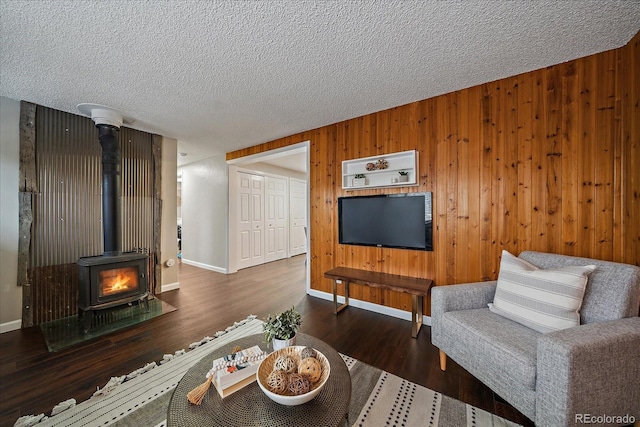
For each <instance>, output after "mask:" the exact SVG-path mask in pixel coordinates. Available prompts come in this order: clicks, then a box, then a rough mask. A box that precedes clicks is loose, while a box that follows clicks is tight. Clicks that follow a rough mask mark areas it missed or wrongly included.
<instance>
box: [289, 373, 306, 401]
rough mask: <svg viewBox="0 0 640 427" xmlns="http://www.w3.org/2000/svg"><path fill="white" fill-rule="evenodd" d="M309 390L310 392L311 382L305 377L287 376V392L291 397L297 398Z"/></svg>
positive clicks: (298, 375)
mask: <svg viewBox="0 0 640 427" xmlns="http://www.w3.org/2000/svg"><path fill="white" fill-rule="evenodd" d="M309 390H311V382H309V379H308V378H307V377H305V376H304V375H300V374H291V375H289V391H290V392H291V393H292V394H293V395H295V396H299V395H301V394H305V393H308V392H309Z"/></svg>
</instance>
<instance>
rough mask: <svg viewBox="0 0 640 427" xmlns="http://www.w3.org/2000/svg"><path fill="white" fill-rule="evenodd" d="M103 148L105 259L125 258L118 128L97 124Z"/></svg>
mask: <svg viewBox="0 0 640 427" xmlns="http://www.w3.org/2000/svg"><path fill="white" fill-rule="evenodd" d="M96 127H97V128H98V139H99V140H100V145H102V231H103V233H104V256H114V255H122V219H121V211H122V201H121V195H122V188H121V179H120V174H121V165H120V157H121V155H120V142H119V140H118V132H119V130H120V129H119V128H117V127H115V126H113V125H108V124H104V123H96Z"/></svg>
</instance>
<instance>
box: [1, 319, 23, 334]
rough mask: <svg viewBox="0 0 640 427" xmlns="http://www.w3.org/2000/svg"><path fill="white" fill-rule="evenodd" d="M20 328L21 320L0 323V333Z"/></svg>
mask: <svg viewBox="0 0 640 427" xmlns="http://www.w3.org/2000/svg"><path fill="white" fill-rule="evenodd" d="M20 328H22V320H20V319H18V320H12V321H11V322H7V323H0V334H4V333H5V332H11V331H17V330H18V329H20Z"/></svg>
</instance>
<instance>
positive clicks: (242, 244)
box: [238, 172, 264, 269]
mask: <svg viewBox="0 0 640 427" xmlns="http://www.w3.org/2000/svg"><path fill="white" fill-rule="evenodd" d="M263 204H264V177H262V176H259V175H251V174H248V173H244V172H238V217H239V218H238V232H239V240H238V268H239V269H240V268H246V267H251V266H254V265H258V264H262V263H263V262H264V215H263V211H264V206H263Z"/></svg>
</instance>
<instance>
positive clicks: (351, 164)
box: [342, 150, 418, 190]
mask: <svg viewBox="0 0 640 427" xmlns="http://www.w3.org/2000/svg"><path fill="white" fill-rule="evenodd" d="M381 160H384V161H386V163H387V167H386V168H385V169H378V168H376V169H373V170H367V165H368V164H373V165H374V166H375V165H377V164H378V161H381ZM369 167H371V166H369ZM400 171H406V172H407V181H402V182H400V179H401V176H400V174H399V173H398V172H400ZM360 174H362V175H364V176H365V182H364V183H362V181H361V180H359V181H358V180H357V178H355V176H356V175H360ZM416 185H418V152H417V151H416V150H410V151H402V152H399V153H391V154H384V155H380V156H371V157H363V158H359V159H352V160H345V161H343V162H342V188H343V189H344V190H365V189H368V188H383V187H408V186H416Z"/></svg>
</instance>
